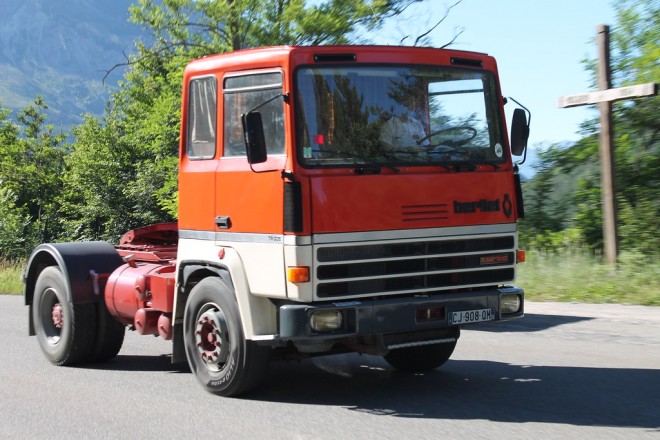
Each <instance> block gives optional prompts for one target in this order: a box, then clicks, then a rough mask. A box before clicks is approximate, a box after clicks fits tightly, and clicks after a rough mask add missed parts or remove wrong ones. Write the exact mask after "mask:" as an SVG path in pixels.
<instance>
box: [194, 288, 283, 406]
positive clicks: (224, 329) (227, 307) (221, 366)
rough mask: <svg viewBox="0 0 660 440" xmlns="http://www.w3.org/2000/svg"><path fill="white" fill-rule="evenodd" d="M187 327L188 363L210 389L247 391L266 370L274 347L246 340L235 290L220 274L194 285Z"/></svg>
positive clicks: (222, 393) (225, 393)
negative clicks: (271, 348)
mask: <svg viewBox="0 0 660 440" xmlns="http://www.w3.org/2000/svg"><path fill="white" fill-rule="evenodd" d="M183 329H184V330H183V332H184V333H183V337H184V341H185V347H186V357H187V359H188V365H190V369H191V371H192V372H193V374H194V375H195V377H196V378H197V380H198V381H199V382H200V384H201V385H202V386H203V387H204V388H205V389H206V390H207V391H209V392H210V393H213V394H218V395H220V396H234V395H237V394H240V393H244V392H246V391H249V390H250V389H251V388H253V387H254V386H256V385H257V383H258V382H259V380H260V379H261V378H262V377H263V376H264V374H265V373H266V370H267V367H268V361H269V358H270V352H271V350H270V349H269V348H268V347H261V346H259V345H257V344H256V343H255V342H252V341H246V340H245V336H244V333H243V326H242V323H241V317H240V314H239V311H238V304H237V303H236V299H235V297H234V292H233V291H232V290H231V289H230V288H229V287H228V286H227V285H226V284H225V283H224V282H223V281H222V280H220V279H219V278H206V279H204V280H202V281H200V282H199V284H197V285H196V286H195V287H194V288H193V289H192V291H191V293H190V297H189V298H188V302H187V303H186V308H185V312H184V317H183Z"/></svg>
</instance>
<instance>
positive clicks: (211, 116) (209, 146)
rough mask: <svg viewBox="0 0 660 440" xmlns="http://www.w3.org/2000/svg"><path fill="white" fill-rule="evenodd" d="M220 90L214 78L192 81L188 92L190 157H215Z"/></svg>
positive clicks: (188, 151)
mask: <svg viewBox="0 0 660 440" xmlns="http://www.w3.org/2000/svg"><path fill="white" fill-rule="evenodd" d="M217 101H218V88H217V84H216V80H215V78H214V77H206V78H197V79H193V80H191V81H190V88H189V90H188V133H187V135H186V136H187V138H186V148H187V153H188V156H190V157H192V158H196V159H210V158H212V157H213V156H215V140H216V133H217V130H216V103H217Z"/></svg>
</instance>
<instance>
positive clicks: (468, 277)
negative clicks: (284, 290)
mask: <svg viewBox="0 0 660 440" xmlns="http://www.w3.org/2000/svg"><path fill="white" fill-rule="evenodd" d="M514 245H515V239H514V237H513V236H512V235H504V236H490V237H479V238H476V237H471V238H463V239H445V240H437V239H436V240H425V241H424V240H421V241H420V240H418V241H409V242H396V243H380V244H356V245H348V246H326V247H319V248H317V251H316V257H317V270H316V278H317V280H318V284H317V286H316V291H317V295H318V296H319V297H323V298H328V297H345V296H358V295H379V294H395V293H402V292H420V291H437V290H443V289H456V288H461V287H475V286H483V285H497V284H502V283H506V282H511V281H513V278H514V264H515V253H514Z"/></svg>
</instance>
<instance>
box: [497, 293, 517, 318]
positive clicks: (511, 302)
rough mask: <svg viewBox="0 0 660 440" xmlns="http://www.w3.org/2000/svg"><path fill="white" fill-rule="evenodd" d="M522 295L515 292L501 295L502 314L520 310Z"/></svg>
mask: <svg viewBox="0 0 660 440" xmlns="http://www.w3.org/2000/svg"><path fill="white" fill-rule="evenodd" d="M520 304H521V301H520V296H519V295H515V294H509V295H502V296H500V314H502V315H508V314H510V313H517V312H519V311H520Z"/></svg>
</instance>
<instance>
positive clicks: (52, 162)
mask: <svg viewBox="0 0 660 440" xmlns="http://www.w3.org/2000/svg"><path fill="white" fill-rule="evenodd" d="M46 108H47V107H46V104H45V103H44V102H43V100H42V99H41V97H37V98H36V99H35V101H34V103H33V104H31V105H28V106H27V107H25V108H24V109H22V110H21V111H20V112H19V113H18V115H17V116H16V119H15V121H14V120H13V119H12V118H11V111H10V110H7V109H4V108H0V205H2V206H1V207H0V221H1V222H2V228H1V232H0V235H2V236H3V237H2V238H0V256H3V257H10V258H14V257H18V256H19V254H21V253H25V252H26V251H28V252H29V249H30V247H31V246H32V245H33V244H34V243H35V242H40V241H51V240H53V239H56V238H57V237H58V236H59V234H60V232H61V220H60V218H59V207H60V205H59V199H58V194H59V189H60V187H61V185H62V180H61V179H62V174H63V170H64V157H65V154H66V146H65V145H64V139H65V137H64V135H62V134H61V133H55V132H54V130H53V127H52V126H49V125H46V123H45V121H46V118H45V115H44V111H45V110H46Z"/></svg>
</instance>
